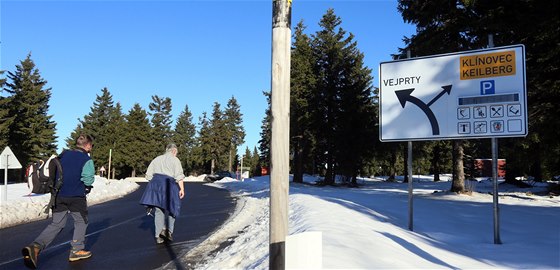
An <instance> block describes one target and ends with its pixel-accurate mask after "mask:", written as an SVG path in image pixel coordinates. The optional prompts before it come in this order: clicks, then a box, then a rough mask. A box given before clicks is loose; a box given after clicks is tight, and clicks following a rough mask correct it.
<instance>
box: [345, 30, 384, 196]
mask: <svg viewBox="0 0 560 270" xmlns="http://www.w3.org/2000/svg"><path fill="white" fill-rule="evenodd" d="M353 37H354V36H353V35H352V34H351V33H350V34H349V36H348V38H347V39H346V41H347V42H348V43H347V45H346V46H345V47H343V48H342V49H341V53H342V57H343V63H344V65H343V66H344V68H343V69H342V73H341V77H342V80H341V82H342V87H341V88H342V89H341V90H340V91H339V94H338V106H339V108H340V109H339V113H338V117H337V122H338V123H337V126H338V130H337V132H336V133H335V135H336V139H335V141H336V161H337V164H338V166H339V171H340V174H342V175H344V176H345V177H346V179H350V178H351V181H352V184H354V185H356V184H357V183H356V180H357V179H356V178H357V176H358V174H359V172H360V170H361V169H362V167H363V166H365V165H366V163H367V161H368V160H370V159H371V158H372V157H373V150H374V148H375V146H376V143H377V141H378V140H374V139H372V138H377V137H378V132H377V131H378V130H377V128H376V126H377V124H378V122H377V119H378V117H377V106H375V104H374V100H373V98H372V96H373V92H372V80H373V78H372V77H371V72H372V71H371V70H370V69H369V68H367V67H366V66H365V65H364V62H363V59H364V55H363V53H361V52H360V51H359V50H358V48H357V42H356V41H353Z"/></svg>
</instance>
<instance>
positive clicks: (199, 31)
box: [0, 0, 415, 153]
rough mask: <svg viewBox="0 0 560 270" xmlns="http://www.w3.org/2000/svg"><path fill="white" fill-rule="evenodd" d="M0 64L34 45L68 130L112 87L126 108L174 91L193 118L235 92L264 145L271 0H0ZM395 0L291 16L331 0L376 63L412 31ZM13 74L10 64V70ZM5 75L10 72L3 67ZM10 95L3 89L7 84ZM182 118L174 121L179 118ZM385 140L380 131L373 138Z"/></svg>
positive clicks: (313, 22)
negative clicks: (103, 91)
mask: <svg viewBox="0 0 560 270" xmlns="http://www.w3.org/2000/svg"><path fill="white" fill-rule="evenodd" d="M0 5H1V6H0V9H1V27H0V29H1V33H0V37H1V44H0V54H1V62H0V69H2V70H7V71H14V70H15V66H16V65H18V64H19V63H20V61H21V60H24V59H25V58H26V56H27V55H28V54H29V53H31V58H32V59H33V61H34V62H35V64H36V67H37V68H38V69H39V71H40V74H41V76H42V77H43V78H44V79H45V80H47V82H48V83H47V87H51V88H52V96H51V100H50V103H49V104H50V112H49V113H50V114H52V115H54V116H53V119H54V121H56V123H57V136H58V137H59V138H58V141H59V143H58V147H59V150H60V149H62V148H63V147H65V143H64V139H65V138H67V137H68V136H69V135H70V132H71V131H72V130H73V129H74V128H75V127H76V125H77V124H78V118H80V119H83V117H84V115H86V114H88V113H89V112H90V111H91V106H92V105H93V102H94V101H95V99H96V96H97V95H100V94H101V89H102V88H104V87H107V88H108V89H109V91H110V92H111V94H112V95H113V100H114V101H115V102H120V103H121V105H122V107H123V113H128V111H129V110H130V109H131V108H132V107H133V105H134V104H135V103H139V104H140V105H141V106H142V107H143V108H144V109H145V110H148V104H149V103H150V102H151V96H152V95H158V96H160V97H169V98H171V100H172V106H173V110H172V114H173V117H174V119H175V118H176V117H177V116H178V115H179V114H180V113H181V111H183V110H184V108H185V105H188V106H189V110H190V111H191V112H192V114H193V122H194V123H195V124H197V123H198V117H199V116H201V115H202V113H203V112H207V113H208V114H210V113H211V111H212V106H213V103H214V102H218V103H220V104H221V105H222V108H224V107H225V106H226V104H227V101H228V100H229V99H230V98H231V97H232V96H234V97H235V98H236V99H237V101H238V102H239V104H240V106H241V113H242V114H243V125H244V127H245V131H246V134H247V135H246V137H245V144H244V145H242V146H241V147H240V149H239V151H240V152H242V151H243V153H244V151H245V147H247V146H248V147H249V148H250V149H251V150H253V147H255V146H257V145H258V140H259V138H260V135H259V133H260V127H261V122H262V119H263V117H264V112H265V109H266V106H267V104H266V99H265V97H264V96H263V95H262V92H263V91H269V90H270V65H271V38H272V29H271V20H272V0H270V1H264V0H262V1H261V0H253V1H250V0H247V1H227V0H223V1H188V0H183V1H181V0H175V1H173V0H168V1H155V0H154V1H127V0H121V1H107V0H99V1H77V0H74V1H73V0H61V1H27V0H1V3H0ZM396 7H397V1H389V0H387V1H381V0H380V1H375V0H370V1H367V0H362V1H341V0H339V1H313V0H307V1H305V0H303V1H297V0H294V1H293V6H292V25H293V26H295V25H296V24H297V22H299V21H300V20H302V19H303V20H304V23H305V24H306V25H307V27H308V28H307V31H306V32H307V33H308V34H313V33H315V31H317V30H318V29H319V26H318V22H319V20H320V18H321V17H322V15H323V14H324V13H325V12H326V10H327V9H328V8H334V10H335V13H336V14H337V15H338V16H339V17H341V19H342V25H341V26H342V28H343V29H345V30H346V31H348V32H352V33H353V34H354V35H355V39H356V41H357V42H358V47H359V49H360V50H361V51H362V52H363V53H364V55H365V64H366V65H367V66H368V67H369V68H371V69H372V70H373V74H372V75H373V77H374V86H378V85H379V82H378V67H379V63H380V62H382V61H389V60H391V56H390V55H391V54H393V53H396V52H397V48H398V47H403V46H404V44H403V42H402V38H403V37H404V36H410V35H411V34H413V33H414V31H415V28H414V26H412V25H408V24H405V23H404V22H403V20H402V17H401V15H400V13H398V12H397V9H396ZM5 74H6V73H5ZM5 74H4V76H5ZM2 95H5V93H2ZM174 124H175V123H174ZM372 139H377V138H372Z"/></svg>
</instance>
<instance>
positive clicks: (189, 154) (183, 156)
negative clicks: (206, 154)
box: [173, 105, 196, 174]
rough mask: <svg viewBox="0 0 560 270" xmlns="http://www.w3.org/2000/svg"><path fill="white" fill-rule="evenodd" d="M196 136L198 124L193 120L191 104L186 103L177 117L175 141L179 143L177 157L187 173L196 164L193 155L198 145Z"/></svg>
mask: <svg viewBox="0 0 560 270" xmlns="http://www.w3.org/2000/svg"><path fill="white" fill-rule="evenodd" d="M195 136H196V126H195V125H194V123H193V122H192V113H191V112H190V111H189V106H188V105H185V109H184V110H183V111H182V112H181V114H179V118H177V124H176V125H175V132H174V135H173V141H174V142H175V143H176V144H177V148H178V150H179V151H178V154H177V157H178V158H179V160H181V164H182V165H183V170H185V172H187V174H188V173H191V172H192V171H193V169H194V166H195V159H194V157H193V154H194V148H195V146H196V138H195Z"/></svg>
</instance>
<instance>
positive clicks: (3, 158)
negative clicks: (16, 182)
mask: <svg viewBox="0 0 560 270" xmlns="http://www.w3.org/2000/svg"><path fill="white" fill-rule="evenodd" d="M0 169H4V186H3V187H2V202H3V203H5V202H7V201H8V169H21V164H20V163H19V160H17V158H16V156H15V155H14V152H12V149H10V147H9V146H6V148H4V151H2V154H0Z"/></svg>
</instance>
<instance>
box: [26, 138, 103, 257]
mask: <svg viewBox="0 0 560 270" xmlns="http://www.w3.org/2000/svg"><path fill="white" fill-rule="evenodd" d="M92 148H93V138H92V137H91V136H90V135H87V134H81V135H80V136H79V137H78V138H77V139H76V149H73V150H67V151H64V152H62V154H60V156H59V158H60V163H61V165H62V181H63V183H62V187H61V188H60V190H59V192H58V196H56V200H55V202H56V203H55V204H54V206H53V208H52V222H51V223H50V224H49V225H48V226H47V227H46V228H45V229H44V230H43V232H41V234H39V236H38V237H37V238H35V240H34V241H33V242H32V243H31V244H30V245H28V246H26V247H24V248H23V249H22V254H23V259H24V263H25V265H26V266H28V267H31V268H37V259H38V256H39V253H40V252H41V251H42V250H44V249H45V248H46V247H47V246H48V245H49V244H50V243H51V242H52V241H53V240H54V238H55V237H56V236H57V235H58V234H59V233H60V231H62V229H63V228H64V227H65V225H66V220H67V218H68V214H70V215H71V216H72V218H73V219H74V235H73V237H72V241H71V242H70V245H71V249H70V255H69V257H68V260H69V261H71V262H73V261H77V260H81V259H87V258H89V257H91V252H90V251H87V250H85V235H86V229H87V225H88V209H87V200H86V195H87V194H88V193H89V191H90V190H91V187H92V185H93V182H94V180H95V178H94V176H95V167H94V165H93V160H92V159H91V158H90V156H89V152H90V151H91V149H92Z"/></svg>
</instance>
